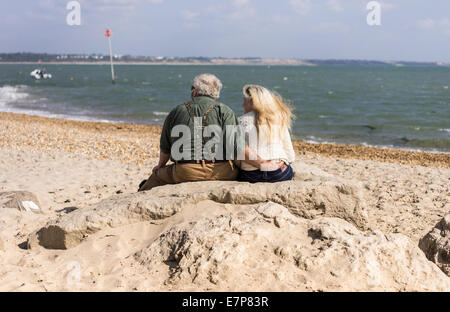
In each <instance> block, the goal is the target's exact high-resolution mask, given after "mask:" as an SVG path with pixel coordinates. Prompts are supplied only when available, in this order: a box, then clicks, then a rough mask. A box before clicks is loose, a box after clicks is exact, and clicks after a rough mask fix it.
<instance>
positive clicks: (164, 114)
mask: <svg viewBox="0 0 450 312" xmlns="http://www.w3.org/2000/svg"><path fill="white" fill-rule="evenodd" d="M153 115H156V116H167V115H169V113H166V112H153Z"/></svg>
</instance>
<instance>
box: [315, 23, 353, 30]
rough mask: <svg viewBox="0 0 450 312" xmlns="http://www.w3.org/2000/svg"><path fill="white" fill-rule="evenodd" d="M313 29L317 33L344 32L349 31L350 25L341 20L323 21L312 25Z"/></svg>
mask: <svg viewBox="0 0 450 312" xmlns="http://www.w3.org/2000/svg"><path fill="white" fill-rule="evenodd" d="M311 30H312V31H314V32H317V33H336V32H339V33H342V32H348V31H349V30H350V27H349V26H348V25H346V24H344V23H341V22H321V23H319V24H317V25H313V26H311Z"/></svg>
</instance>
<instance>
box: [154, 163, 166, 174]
mask: <svg viewBox="0 0 450 312" xmlns="http://www.w3.org/2000/svg"><path fill="white" fill-rule="evenodd" d="M163 167H164V166H161V165H160V164H158V165H157V166H155V168H153V170H152V173H153V174H156V173H157V172H158V170H159V169H161V168H163Z"/></svg>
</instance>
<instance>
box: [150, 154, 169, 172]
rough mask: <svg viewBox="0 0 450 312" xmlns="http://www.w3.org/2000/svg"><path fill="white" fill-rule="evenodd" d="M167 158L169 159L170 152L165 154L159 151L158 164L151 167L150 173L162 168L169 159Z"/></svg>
mask: <svg viewBox="0 0 450 312" xmlns="http://www.w3.org/2000/svg"><path fill="white" fill-rule="evenodd" d="M169 159H170V154H166V153H164V152H163V151H160V153H159V162H158V165H157V166H156V167H155V168H153V170H152V174H156V173H157V172H158V170H159V169H161V168H164V167H165V166H166V164H167V162H168V161H169Z"/></svg>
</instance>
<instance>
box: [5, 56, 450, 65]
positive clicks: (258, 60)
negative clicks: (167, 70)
mask: <svg viewBox="0 0 450 312" xmlns="http://www.w3.org/2000/svg"><path fill="white" fill-rule="evenodd" d="M114 60H115V61H120V62H125V63H126V62H130V63H132V62H148V63H192V64H196V63H200V64H208V63H211V64H217V62H218V61H219V62H220V61H223V62H225V63H226V62H236V61H242V62H244V63H248V64H261V65H264V64H265V60H264V59H262V58H258V57H243V58H224V57H214V58H209V57H163V56H158V57H155V56H132V55H114ZM105 61H109V56H108V55H101V54H48V53H0V62H11V63H19V62H43V63H48V62H52V63H57V62H61V63H63V62H64V63H67V62H73V63H79V62H87V63H89V62H92V63H96V62H105ZM279 61H280V63H281V64H282V63H283V61H286V62H288V61H290V60H279ZM295 61H299V62H300V61H301V62H304V63H308V64H311V65H318V66H320V65H322V66H450V64H444V63H436V62H403V61H399V62H394V61H371V60H334V59H330V60H317V59H310V60H300V59H297V60H295Z"/></svg>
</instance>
